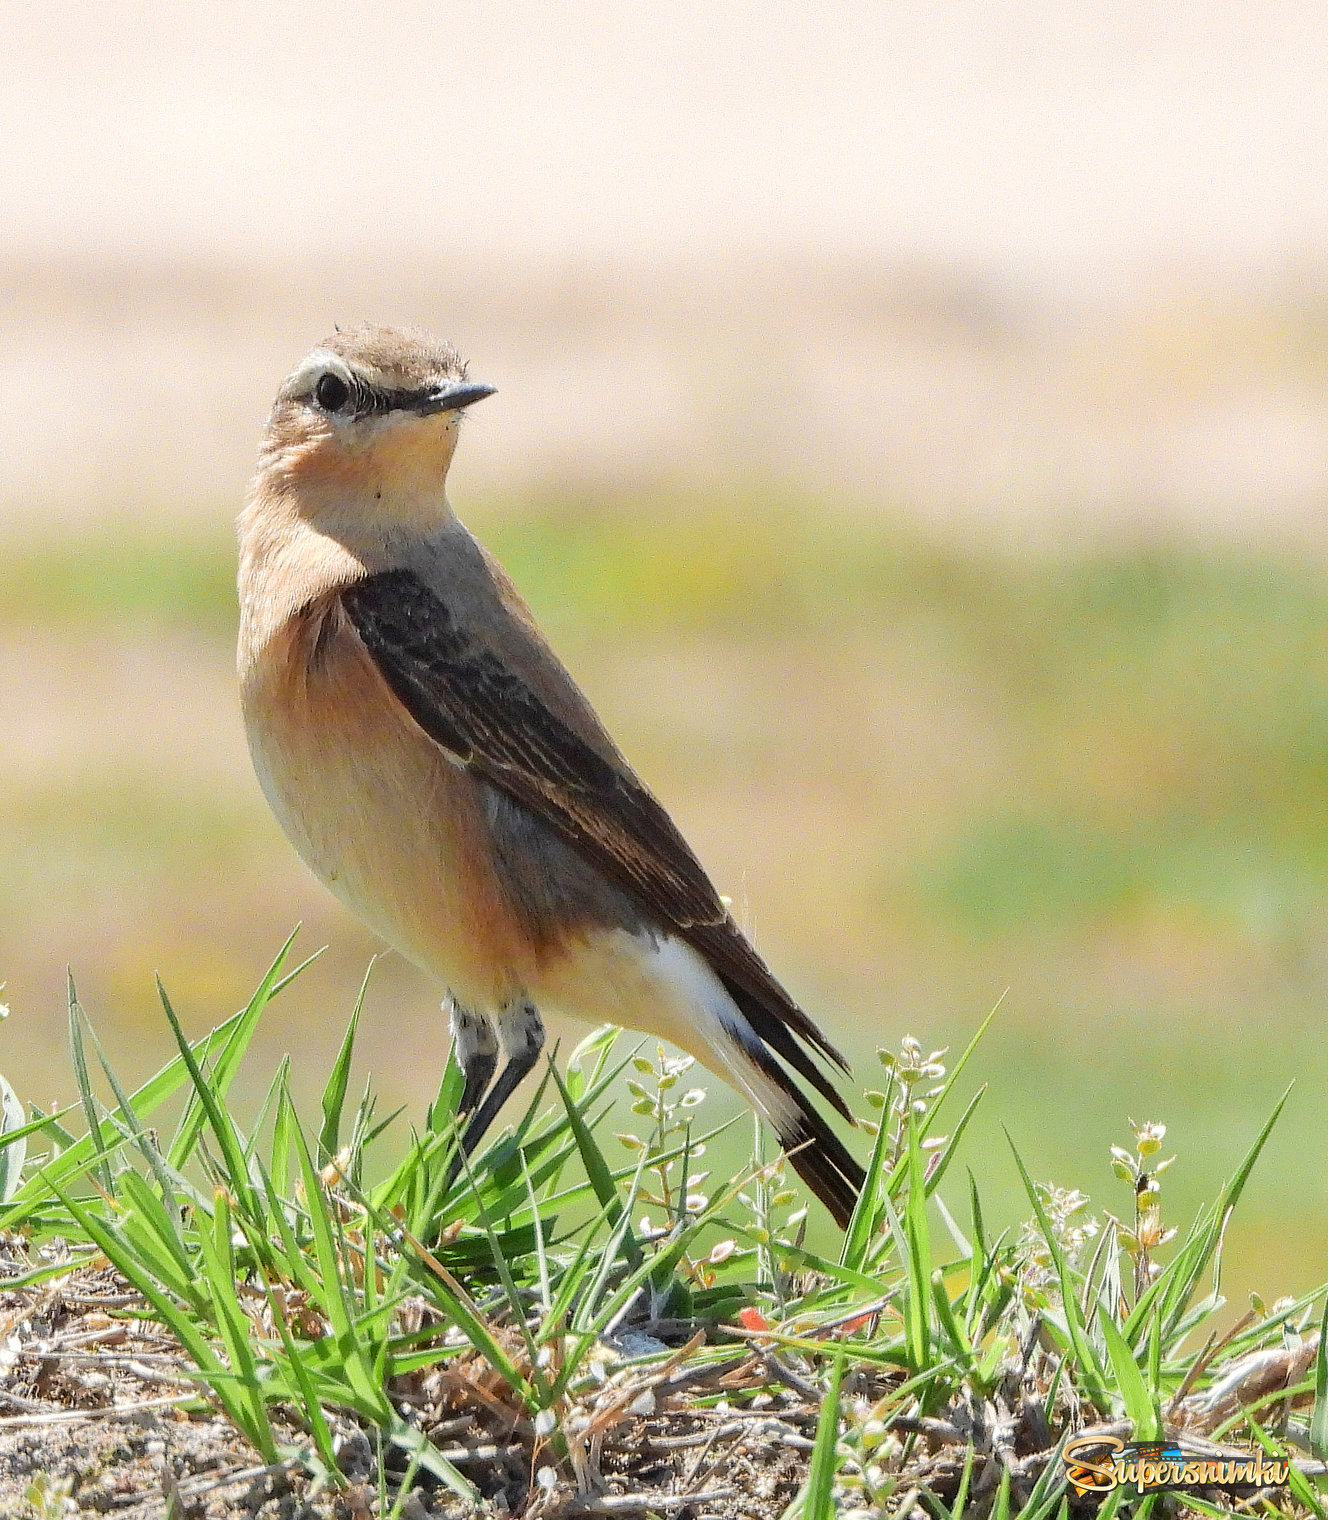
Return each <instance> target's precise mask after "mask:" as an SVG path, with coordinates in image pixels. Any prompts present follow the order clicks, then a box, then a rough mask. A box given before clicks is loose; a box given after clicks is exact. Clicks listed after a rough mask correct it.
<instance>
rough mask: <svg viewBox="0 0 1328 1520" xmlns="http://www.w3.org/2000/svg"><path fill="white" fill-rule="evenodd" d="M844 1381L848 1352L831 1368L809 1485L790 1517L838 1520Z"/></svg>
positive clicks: (788, 1514) (810, 1467)
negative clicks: (840, 1425)
mask: <svg viewBox="0 0 1328 1520" xmlns="http://www.w3.org/2000/svg"><path fill="white" fill-rule="evenodd" d="M843 1381H844V1353H843V1352H842V1351H841V1352H840V1353H839V1354H838V1355H837V1356H836V1357H835V1360H834V1365H833V1366H832V1367H831V1369H830V1383H829V1386H828V1387H827V1388H826V1390H825V1401H824V1403H822V1405H821V1414H820V1418H819V1419H818V1420H817V1422H816V1440H815V1442H814V1444H813V1446H812V1455H811V1461H810V1462H809V1463H808V1466H807V1483H806V1486H805V1487H804V1489H803V1491H802V1493H801V1494H800V1495H799V1496H798V1497H797V1498H796V1499H795V1500H794V1501H793V1503H792V1504H791V1505H790V1506H789V1508H788V1510H786V1511H785V1514H786V1515H787V1516H793V1515H799V1514H800V1515H802V1516H803V1520H834V1515H835V1497H834V1488H835V1478H836V1476H837V1474H838V1472H839V1390H840V1385H841V1384H842V1383H843Z"/></svg>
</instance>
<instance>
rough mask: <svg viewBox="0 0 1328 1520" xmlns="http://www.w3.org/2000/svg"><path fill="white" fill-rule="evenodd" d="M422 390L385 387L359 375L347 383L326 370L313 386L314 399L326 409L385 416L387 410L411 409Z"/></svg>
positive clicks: (340, 412)
mask: <svg viewBox="0 0 1328 1520" xmlns="http://www.w3.org/2000/svg"><path fill="white" fill-rule="evenodd" d="M424 394H425V393H424V392H421V391H414V390H409V391H408V390H387V389H385V388H382V387H379V386H373V385H368V384H366V382H365V381H363V380H361V379H360V378H359V377H358V376H352V377H351V380H350V383H349V384H347V382H346V381H345V380H343V379H342V377H341V376H340V375H338V374H335V373H334V372H333V371H331V370H329V371H327V373H326V374H323V375H320V376H319V378H318V381H317V383H316V384H315V386H314V390H313V400H314V402H315V403H316V404H317V405H318V406H320V407H322V409H323V410H324V411H325V412H337V413H339V414H341V415H342V416H347V415H349V416H352V417H370V416H380V417H381V416H386V415H387V413H389V412H405V411H411V410H413V409H414V408H416V407H418V406H419V404H420V402H421V399H422V396H423V395H424Z"/></svg>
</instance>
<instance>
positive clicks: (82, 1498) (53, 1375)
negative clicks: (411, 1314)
mask: <svg viewBox="0 0 1328 1520" xmlns="http://www.w3.org/2000/svg"><path fill="white" fill-rule="evenodd" d="M137 1304H138V1300H137V1298H136V1296H135V1295H134V1294H133V1293H132V1292H131V1291H128V1289H127V1285H126V1284H124V1283H123V1282H122V1281H120V1280H118V1279H117V1278H116V1277H115V1276H114V1274H113V1273H111V1272H110V1271H108V1270H80V1271H78V1272H76V1273H73V1274H71V1275H70V1276H67V1277H64V1278H61V1279H58V1280H57V1281H56V1282H54V1283H53V1284H51V1285H49V1286H41V1287H37V1288H34V1289H31V1290H26V1291H22V1292H16V1293H13V1292H11V1293H4V1294H0V1404H3V1405H5V1406H7V1408H6V1409H5V1412H4V1414H3V1416H2V1417H0V1517H4V1520H9V1517H13V1520H56V1517H58V1516H63V1515H74V1514H88V1513H90V1514H100V1515H111V1516H117V1517H122V1520H146V1517H155V1516H159V1515H160V1516H167V1515H169V1516H173V1517H178V1520H185V1517H188V1520H241V1517H243V1520H297V1517H298V1520H315V1517H317V1520H323V1517H326V1520H368V1517H370V1516H374V1515H378V1514H380V1513H382V1514H390V1513H393V1505H394V1504H399V1509H397V1510H396V1513H397V1514H399V1515H400V1516H401V1517H403V1520H425V1517H436V1520H460V1517H462V1516H466V1515H472V1514H486V1515H493V1516H504V1515H538V1516H546V1517H550V1520H552V1517H555V1516H562V1515H568V1516H571V1515H593V1514H600V1515H616V1514H635V1513H643V1512H645V1511H646V1510H647V1509H649V1510H651V1511H653V1512H655V1513H660V1514H668V1515H683V1516H687V1517H694V1520H701V1517H703V1516H715V1517H731V1520H737V1517H743V1520H777V1517H778V1516H779V1515H780V1514H782V1513H783V1511H784V1509H785V1508H786V1507H787V1505H788V1504H789V1502H790V1501H791V1500H792V1498H793V1497H794V1495H795V1494H796V1493H797V1490H798V1487H799V1485H800V1484H801V1482H802V1480H803V1478H804V1477H805V1473H806V1463H807V1453H808V1450H809V1449H810V1446H811V1439H810V1437H811V1433H812V1429H813V1427H814V1423H815V1410H814V1409H813V1408H811V1407H809V1406H808V1405H807V1404H806V1403H805V1401H804V1400H802V1399H801V1398H800V1397H796V1396H795V1397H793V1398H791V1399H790V1400H789V1401H788V1402H789V1406H790V1407H787V1408H781V1407H779V1406H777V1405H774V1404H772V1403H770V1402H769V1401H765V1403H764V1407H761V1408H753V1407H751V1406H748V1407H746V1408H744V1409H742V1410H738V1409H734V1408H731V1407H728V1406H726V1405H725V1404H724V1403H723V1402H722V1401H721V1403H720V1404H719V1405H718V1406H717V1407H714V1408H698V1407H695V1406H694V1405H690V1404H689V1403H688V1402H687V1401H686V1397H685V1393H684V1392H683V1390H682V1389H681V1388H680V1390H679V1394H677V1395H675V1396H673V1397H668V1396H661V1397H658V1398H657V1397H656V1395H655V1394H653V1393H651V1394H648V1395H646V1396H644V1397H642V1398H640V1399H638V1400H635V1401H633V1403H632V1405H631V1406H630V1407H629V1408H628V1409H627V1410H625V1411H621V1412H620V1413H621V1414H622V1415H623V1416H625V1417H623V1418H618V1419H614V1420H612V1421H609V1422H606V1424H605V1434H604V1436H603V1437H602V1438H599V1439H598V1440H597V1441H596V1442H594V1443H592V1445H591V1451H592V1454H593V1457H594V1460H593V1462H592V1464H591V1465H592V1466H593V1467H595V1468H597V1469H598V1470H597V1471H593V1472H592V1471H586V1472H583V1473H582V1474H580V1482H579V1483H574V1482H569V1481H567V1480H565V1479H564V1478H563V1477H562V1476H559V1475H556V1474H555V1473H554V1470H553V1469H552V1468H551V1467H550V1466H548V1464H547V1463H545V1462H544V1461H543V1460H541V1457H540V1455H539V1451H538V1447H536V1448H535V1449H534V1455H533V1457H532V1447H531V1445H530V1442H529V1440H528V1439H525V1440H523V1439H521V1438H520V1436H519V1434H518V1433H517V1432H515V1431H513V1430H511V1429H509V1431H508V1435H507V1439H503V1437H502V1432H501V1430H498V1429H495V1427H494V1421H493V1419H492V1418H491V1417H489V1416H491V1413H492V1406H493V1404H494V1403H495V1401H494V1400H493V1399H492V1397H491V1396H490V1398H489V1408H488V1410H487V1411H486V1410H485V1409H482V1408H481V1404H482V1403H483V1400H482V1399H481V1400H479V1401H478V1402H477V1401H475V1400H471V1401H470V1403H469V1405H467V1404H466V1403H465V1402H463V1403H461V1404H460V1405H458V1404H457V1402H456V1400H455V1398H453V1400H452V1403H451V1406H450V1408H449V1409H448V1410H447V1411H446V1414H447V1417H446V1418H438V1417H437V1416H438V1415H439V1414H440V1413H442V1412H443V1411H442V1410H441V1408H440V1407H439V1405H438V1404H436V1403H430V1402H429V1391H430V1385H429V1382H428V1380H427V1379H426V1380H425V1381H424V1383H423V1384H422V1385H421V1390H420V1393H419V1394H417V1395H416V1396H415V1397H416V1399H417V1400H418V1402H417V1403H416V1404H414V1405H413V1409H414V1418H416V1419H417V1420H418V1421H419V1423H420V1424H421V1425H422V1427H423V1428H425V1429H426V1430H427V1432H428V1434H429V1436H430V1438H431V1439H432V1441H433V1442H434V1445H435V1446H436V1447H437V1448H438V1449H439V1450H440V1451H442V1453H443V1454H444V1455H445V1456H446V1457H447V1458H448V1459H449V1460H450V1461H452V1462H453V1463H455V1464H456V1466H457V1467H458V1468H459V1469H460V1470H461V1471H462V1472H463V1473H464V1474H465V1476H466V1477H468V1478H469V1479H470V1480H471V1482H473V1483H474V1484H475V1486H476V1488H477V1489H478V1490H479V1492H480V1494H481V1496H482V1497H481V1502H480V1503H479V1504H478V1505H472V1504H471V1503H469V1502H467V1501H464V1500H462V1499H460V1498H458V1497H457V1496H456V1495H455V1494H454V1493H453V1492H452V1491H451V1490H449V1489H447V1488H445V1487H443V1486H441V1485H439V1484H437V1483H436V1482H435V1480H433V1479H432V1478H430V1477H428V1475H425V1476H424V1477H423V1478H421V1479H417V1480H416V1482H415V1484H413V1486H412V1490H411V1492H410V1493H408V1494H406V1495H401V1494H400V1493H399V1491H398V1490H397V1489H396V1488H395V1487H389V1489H388V1490H387V1493H386V1496H384V1494H382V1493H381V1492H380V1490H379V1486H378V1482H377V1478H376V1468H377V1463H376V1460H375V1458H376V1452H375V1448H374V1444H373V1439H372V1436H371V1434H370V1433H368V1432H366V1431H365V1430H363V1429H362V1428H360V1426H358V1425H357V1424H356V1423H355V1422H354V1421H353V1420H351V1419H350V1418H348V1417H344V1416H343V1417H341V1418H340V1419H339V1420H338V1419H337V1418H336V1416H335V1415H334V1416H333V1419H334V1425H333V1428H334V1431H335V1435H336V1441H337V1447H338V1460H339V1463H340V1466H341V1468H342V1475H343V1478H344V1486H343V1487H342V1488H341V1489H339V1490H338V1489H336V1488H333V1487H332V1486H330V1485H321V1486H320V1485H318V1484H316V1483H315V1482H314V1481H313V1480H312V1479H311V1478H310V1477H309V1475H308V1474H307V1472H306V1471H304V1470H303V1469H302V1468H301V1467H300V1466H299V1465H298V1463H296V1462H293V1461H290V1462H282V1463H278V1464H276V1465H275V1466H273V1465H268V1464H265V1463H264V1461H263V1459H262V1457H261V1456H260V1455H259V1454H258V1453H257V1452H255V1451H254V1450H253V1448H252V1447H251V1446H249V1444H248V1443H247V1442H246V1441H245V1440H244V1439H243V1437H241V1436H240V1435H238V1434H237V1432H236V1431H235V1429H234V1427H233V1426H232V1425H231V1424H230V1422H229V1421H228V1420H226V1419H224V1418H222V1417H220V1416H218V1415H215V1414H213V1413H211V1412H209V1411H207V1410H206V1409H203V1410H200V1408H199V1406H198V1403H197V1402H196V1401H194V1400H193V1399H192V1398H191V1394H192V1392H193V1386H194V1385H193V1383H192V1380H191V1379H190V1378H189V1376H188V1364H187V1361H186V1359H185V1357H184V1356H183V1354H182V1353H181V1351H180V1349H179V1347H178V1346H177V1345H175V1344H174V1342H173V1341H172V1340H171V1339H170V1338H168V1337H167V1336H165V1335H164V1334H163V1333H162V1332H161V1330H160V1328H159V1327H157V1326H156V1325H154V1324H152V1323H151V1322H150V1321H147V1320H140V1319H137V1318H133V1317H131V1316H133V1315H134V1314H135V1313H136V1310H137ZM738 1360H739V1361H741V1360H742V1358H741V1357H739V1358H738ZM433 1386H434V1388H435V1389H436V1390H441V1389H442V1388H443V1386H444V1380H443V1379H441V1378H439V1379H437V1380H436V1382H435V1383H434V1385H433ZM479 1392H480V1394H481V1395H482V1394H483V1393H484V1390H483V1389H480V1390H479ZM184 1401H189V1403H190V1404H191V1407H190V1408H189V1409H185V1408H182V1407H180V1405H181V1403H182V1402H184ZM404 1407H405V1406H404V1405H403V1408H404ZM284 1433H285V1434H286V1436H287V1438H288V1440H289V1442H290V1444H291V1446H293V1447H299V1446H301V1445H303V1444H304V1443H305V1440H306V1438H305V1436H304V1435H303V1433H302V1432H301V1431H300V1430H299V1429H298V1428H296V1427H294V1426H291V1427H290V1428H289V1429H288V1430H287V1431H286V1432H284ZM387 1465H388V1468H389V1470H392V1468H393V1454H392V1453H391V1452H390V1451H389V1453H388V1458H387ZM405 1465H406V1461H405V1458H404V1456H403V1457H401V1459H400V1464H399V1466H398V1467H397V1469H396V1471H397V1474H398V1478H399V1477H400V1476H401V1469H402V1468H404V1467H405ZM541 1469H543V1470H544V1471H545V1472H547V1473H548V1477H546V1478H541V1477H540V1476H539V1473H540V1470H541ZM550 1480H552V1481H550ZM384 1497H386V1499H387V1503H386V1506H385V1507H384V1504H383V1499H384Z"/></svg>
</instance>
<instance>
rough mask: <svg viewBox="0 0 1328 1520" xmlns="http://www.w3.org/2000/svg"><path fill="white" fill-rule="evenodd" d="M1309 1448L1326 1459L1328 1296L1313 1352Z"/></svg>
mask: <svg viewBox="0 0 1328 1520" xmlns="http://www.w3.org/2000/svg"><path fill="white" fill-rule="evenodd" d="M1310 1450H1311V1451H1312V1452H1313V1453H1314V1455H1315V1457H1316V1458H1318V1460H1319V1461H1320V1462H1323V1461H1325V1460H1328V1297H1325V1299H1324V1301H1323V1317H1322V1319H1320V1321H1319V1349H1318V1350H1317V1351H1316V1352H1315V1353H1314V1413H1313V1414H1312V1415H1311V1416H1310Z"/></svg>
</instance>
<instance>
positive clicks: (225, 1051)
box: [157, 928, 313, 1171]
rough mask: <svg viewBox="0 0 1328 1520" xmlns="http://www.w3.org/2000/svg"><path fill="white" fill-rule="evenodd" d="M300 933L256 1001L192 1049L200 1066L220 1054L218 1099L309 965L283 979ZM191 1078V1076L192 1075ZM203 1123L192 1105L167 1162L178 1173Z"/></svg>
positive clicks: (280, 954)
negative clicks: (266, 1018)
mask: <svg viewBox="0 0 1328 1520" xmlns="http://www.w3.org/2000/svg"><path fill="white" fill-rule="evenodd" d="M299 932H300V931H299V929H298V928H296V929H294V930H292V932H291V935H290V938H289V939H287V941H286V943H285V944H284V945H283V946H282V947H281V949H280V950H278V951H277V955H276V959H275V960H274V961H273V962H272V964H271V965H270V966H269V967H268V968H267V971H266V972H265V973H264V976H263V979H262V981H261V982H259V984H258V987H257V989H256V990H255V992H254V995H253V997H251V998H250V999H249V1001H248V1003H247V1004H246V1005H245V1006H244V1007H243V1008H242V1009H241V1010H240V1012H239V1013H237V1014H235V1015H233V1016H232V1017H231V1018H229V1019H227V1021H226V1022H225V1023H224V1024H223V1025H222V1026H221V1028H220V1029H217V1030H214V1031H213V1033H212V1035H210V1036H208V1037H207V1040H206V1042H202V1041H200V1042H199V1044H200V1045H203V1047H204V1048H202V1049H198V1048H197V1047H195V1046H191V1047H190V1050H191V1052H192V1053H193V1056H194V1061H195V1064H196V1065H198V1066H202V1065H204V1064H206V1063H207V1062H209V1061H210V1060H211V1057H212V1053H213V1051H214V1050H215V1051H216V1052H217V1056H216V1061H215V1062H214V1063H213V1064H212V1079H211V1080H212V1091H213V1092H214V1093H215V1094H216V1096H217V1097H218V1098H219V1099H224V1098H225V1096H226V1094H227V1092H228V1091H229V1090H230V1085H231V1082H232V1081H233V1080H234V1078H235V1073H236V1072H237V1071H238V1070H239V1066H240V1062H241V1060H242V1059H243V1057H244V1053H245V1051H246V1050H247V1049H248V1048H249V1041H250V1040H251V1039H252V1038H253V1033H254V1030H255V1029H257V1028H258V1021H259V1019H261V1018H262V1016H263V1013H264V1010H265V1009H266V1008H267V1005H268V1004H269V1003H270V1002H271V1001H272V999H273V998H274V997H275V996H276V995H277V993H278V992H279V991H280V990H281V988H283V987H286V986H289V984H290V983H291V982H292V981H293V980H294V979H295V977H297V976H298V975H299V974H300V972H301V971H302V970H303V969H304V967H305V966H307V965H308V964H309V961H305V962H304V963H303V964H302V965H300V966H297V967H296V968H295V970H294V971H292V972H291V973H290V974H289V975H288V976H286V977H282V975H281V968H282V966H283V965H284V964H285V961H286V956H287V955H288V954H289V953H290V947H291V946H292V945H293V944H294V942H295V936H296V935H297V934H298V933H299ZM310 959H313V957H310ZM157 988H158V992H159V993H160V995H161V997H162V1000H163V1002H164V1001H165V997H166V994H165V992H164V991H162V989H161V983H160V981H158V983H157ZM170 1017H171V1018H172V1020H173V1019H174V1015H173V1014H172V1015H170ZM217 1036H221V1038H217ZM177 1038H178V1036H177ZM190 1074H191V1075H192V1072H191V1073H190ZM204 1119H205V1115H204V1112H203V1111H201V1110H200V1109H199V1107H198V1105H197V1103H190V1104H189V1106H188V1107H187V1108H186V1110H185V1113H184V1115H183V1117H182V1118H181V1120H180V1126H179V1128H178V1129H177V1131H176V1133H175V1138H174V1139H173V1140H172V1141H171V1147H170V1151H169V1153H168V1159H169V1161H170V1163H171V1165H172V1166H173V1167H174V1168H175V1169H176V1171H183V1170H184V1166H185V1163H186V1162H187V1161H188V1160H189V1157H190V1156H191V1155H193V1151H194V1146H195V1145H196V1144H197V1143H198V1137H199V1136H200V1135H201V1134H202V1131H203V1124H204Z"/></svg>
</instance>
